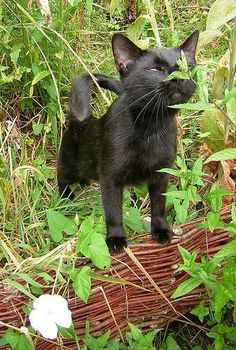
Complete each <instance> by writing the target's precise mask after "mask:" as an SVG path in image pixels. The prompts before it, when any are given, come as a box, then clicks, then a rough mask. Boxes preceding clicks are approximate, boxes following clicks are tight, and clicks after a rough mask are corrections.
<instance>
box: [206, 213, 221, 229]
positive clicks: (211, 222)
mask: <svg viewBox="0 0 236 350" xmlns="http://www.w3.org/2000/svg"><path fill="white" fill-rule="evenodd" d="M219 221H220V216H219V213H213V212H212V211H210V212H209V213H207V224H208V228H209V230H210V231H211V232H213V231H214V230H215V229H216V228H217V227H218V226H219Z"/></svg>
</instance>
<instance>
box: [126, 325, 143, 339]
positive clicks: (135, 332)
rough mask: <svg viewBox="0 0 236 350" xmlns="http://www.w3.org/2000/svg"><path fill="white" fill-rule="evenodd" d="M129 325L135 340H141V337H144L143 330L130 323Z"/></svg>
mask: <svg viewBox="0 0 236 350" xmlns="http://www.w3.org/2000/svg"><path fill="white" fill-rule="evenodd" d="M128 325H129V328H130V332H131V335H132V337H133V339H135V340H137V339H139V337H140V336H142V332H141V330H140V329H139V328H138V327H136V326H135V325H133V324H132V323H130V322H128Z"/></svg>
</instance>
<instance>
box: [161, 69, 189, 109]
mask: <svg viewBox="0 0 236 350" xmlns="http://www.w3.org/2000/svg"><path fill="white" fill-rule="evenodd" d="M175 78H177V79H182V80H188V79H190V76H189V73H187V72H179V71H175V72H172V73H171V74H169V75H168V77H166V78H165V79H164V80H163V81H168V80H172V79H175ZM186 104H187V103H186ZM170 107H172V106H170ZM178 108H181V107H178ZM186 109H187V108H186Z"/></svg>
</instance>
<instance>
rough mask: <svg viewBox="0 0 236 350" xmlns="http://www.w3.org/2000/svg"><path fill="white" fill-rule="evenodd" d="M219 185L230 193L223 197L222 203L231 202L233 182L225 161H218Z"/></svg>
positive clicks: (233, 190)
mask: <svg viewBox="0 0 236 350" xmlns="http://www.w3.org/2000/svg"><path fill="white" fill-rule="evenodd" d="M219 186H220V187H222V188H225V189H226V190H228V191H229V192H230V193H231V194H229V195H227V196H224V197H223V205H228V204H231V203H232V202H233V200H234V197H235V182H234V180H233V179H232V178H231V177H230V166H229V164H228V162H227V161H221V162H219Z"/></svg>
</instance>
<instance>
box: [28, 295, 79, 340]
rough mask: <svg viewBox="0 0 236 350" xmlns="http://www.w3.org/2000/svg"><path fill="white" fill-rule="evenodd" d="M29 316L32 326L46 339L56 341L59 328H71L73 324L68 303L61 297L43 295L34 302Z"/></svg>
mask: <svg viewBox="0 0 236 350" xmlns="http://www.w3.org/2000/svg"><path fill="white" fill-rule="evenodd" d="M33 308H34V310H32V311H31V313H30V315H29V320H30V323H31V326H32V327H33V328H34V329H35V330H36V331H39V332H40V333H41V334H42V336H43V337H44V338H48V339H55V338H56V337H57V326H60V327H64V328H69V327H70V326H71V324H72V318H71V311H70V310H69V309H68V302H67V300H66V299H65V298H63V297H62V296H61V295H56V294H55V295H50V294H43V295H40V297H39V298H37V299H35V300H34V302H33Z"/></svg>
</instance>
